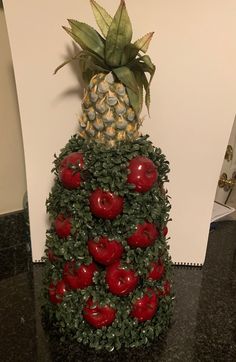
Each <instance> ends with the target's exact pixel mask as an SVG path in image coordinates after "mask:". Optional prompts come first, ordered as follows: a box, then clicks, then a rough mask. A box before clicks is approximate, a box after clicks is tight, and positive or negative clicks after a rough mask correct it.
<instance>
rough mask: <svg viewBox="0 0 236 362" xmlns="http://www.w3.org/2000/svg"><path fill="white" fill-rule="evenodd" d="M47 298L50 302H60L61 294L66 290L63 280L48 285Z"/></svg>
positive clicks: (61, 299)
mask: <svg viewBox="0 0 236 362" xmlns="http://www.w3.org/2000/svg"><path fill="white" fill-rule="evenodd" d="M48 292H49V299H50V302H51V303H54V304H60V303H61V302H62V301H63V296H64V294H65V292H66V284H65V282H64V280H59V281H58V282H57V283H56V284H54V283H51V284H50V285H49V290H48Z"/></svg>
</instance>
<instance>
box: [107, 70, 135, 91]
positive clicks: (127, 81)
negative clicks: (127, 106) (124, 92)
mask: <svg viewBox="0 0 236 362" xmlns="http://www.w3.org/2000/svg"><path fill="white" fill-rule="evenodd" d="M113 73H115V75H116V76H117V78H118V79H119V81H121V83H123V84H124V85H125V86H126V87H128V88H130V89H131V90H132V91H133V92H134V93H136V94H138V84H137V81H136V79H135V76H134V73H133V72H132V71H131V70H130V69H129V68H128V67H119V68H114V69H113Z"/></svg>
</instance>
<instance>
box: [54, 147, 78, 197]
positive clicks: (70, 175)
mask: <svg viewBox="0 0 236 362" xmlns="http://www.w3.org/2000/svg"><path fill="white" fill-rule="evenodd" d="M83 165H84V159H83V154H82V153H80V152H72V153H70V154H69V155H68V156H66V157H65V158H64V159H63V160H62V162H61V165H60V168H59V178H60V180H61V182H62V184H63V186H64V187H66V188H67V189H70V190H72V189H76V188H77V187H79V186H80V184H81V173H80V171H81V169H82V168H83Z"/></svg>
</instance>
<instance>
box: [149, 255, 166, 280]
mask: <svg viewBox="0 0 236 362" xmlns="http://www.w3.org/2000/svg"><path fill="white" fill-rule="evenodd" d="M164 273H165V267H164V265H163V263H162V261H161V260H160V259H159V260H158V261H157V262H152V263H151V270H150V272H149V273H148V276H147V277H148V279H151V280H160V279H161V278H162V277H163V275H164Z"/></svg>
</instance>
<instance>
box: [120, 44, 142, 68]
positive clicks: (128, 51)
mask: <svg viewBox="0 0 236 362" xmlns="http://www.w3.org/2000/svg"><path fill="white" fill-rule="evenodd" d="M137 54H138V49H137V48H135V46H134V44H128V45H126V47H125V48H124V51H123V54H122V58H121V65H126V64H128V63H129V62H130V61H131V60H133V59H135V57H136V55H137Z"/></svg>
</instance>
